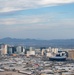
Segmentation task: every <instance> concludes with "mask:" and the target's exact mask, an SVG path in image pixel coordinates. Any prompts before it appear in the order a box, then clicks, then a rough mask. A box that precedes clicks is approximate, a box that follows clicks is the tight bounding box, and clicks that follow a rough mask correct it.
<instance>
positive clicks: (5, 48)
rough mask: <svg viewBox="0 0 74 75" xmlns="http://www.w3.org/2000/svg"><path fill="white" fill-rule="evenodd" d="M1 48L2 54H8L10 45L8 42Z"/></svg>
mask: <svg viewBox="0 0 74 75" xmlns="http://www.w3.org/2000/svg"><path fill="white" fill-rule="evenodd" d="M1 49H2V54H7V49H8V46H7V45H6V44H2V45H1Z"/></svg>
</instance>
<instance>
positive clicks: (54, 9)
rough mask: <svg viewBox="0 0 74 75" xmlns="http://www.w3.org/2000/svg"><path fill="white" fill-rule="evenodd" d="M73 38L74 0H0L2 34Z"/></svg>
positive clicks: (37, 37) (24, 36) (1, 35)
mask: <svg viewBox="0 0 74 75" xmlns="http://www.w3.org/2000/svg"><path fill="white" fill-rule="evenodd" d="M4 37H12V38H34V39H49V40H50V39H73V38H74V0H0V38H4Z"/></svg>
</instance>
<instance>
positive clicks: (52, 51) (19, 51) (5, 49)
mask: <svg viewBox="0 0 74 75" xmlns="http://www.w3.org/2000/svg"><path fill="white" fill-rule="evenodd" d="M0 55H13V56H16V55H26V56H27V57H29V56H38V57H39V56H42V57H48V58H49V57H53V56H54V57H56V56H57V55H60V56H63V57H66V58H67V59H73V60H74V49H62V48H51V47H49V48H45V47H40V48H35V47H24V46H11V45H7V44H0Z"/></svg>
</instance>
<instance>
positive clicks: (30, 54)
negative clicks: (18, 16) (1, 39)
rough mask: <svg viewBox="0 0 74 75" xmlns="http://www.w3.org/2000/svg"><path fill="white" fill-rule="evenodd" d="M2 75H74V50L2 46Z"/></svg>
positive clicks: (0, 49) (0, 67)
mask: <svg viewBox="0 0 74 75" xmlns="http://www.w3.org/2000/svg"><path fill="white" fill-rule="evenodd" d="M0 75H74V49H64V48H52V47H48V48H46V47H40V48H35V47H25V46H21V45H19V46H14V45H7V44H0Z"/></svg>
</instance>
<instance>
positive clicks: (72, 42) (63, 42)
mask: <svg viewBox="0 0 74 75" xmlns="http://www.w3.org/2000/svg"><path fill="white" fill-rule="evenodd" d="M2 43H3V44H10V45H22V46H33V47H58V48H60V47H61V48H74V39H53V40H38V39H17V38H10V37H6V38H2V39H0V44H2Z"/></svg>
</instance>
